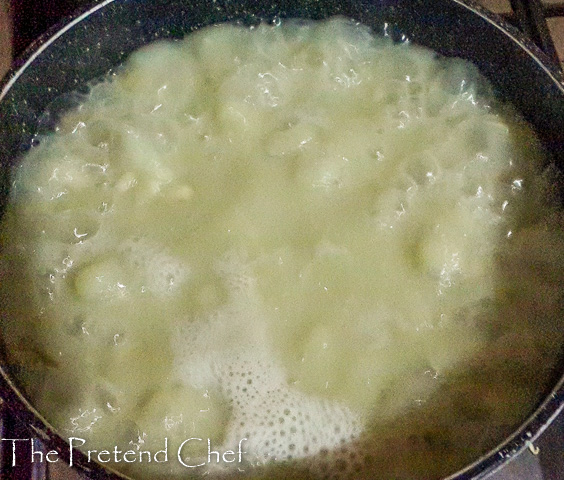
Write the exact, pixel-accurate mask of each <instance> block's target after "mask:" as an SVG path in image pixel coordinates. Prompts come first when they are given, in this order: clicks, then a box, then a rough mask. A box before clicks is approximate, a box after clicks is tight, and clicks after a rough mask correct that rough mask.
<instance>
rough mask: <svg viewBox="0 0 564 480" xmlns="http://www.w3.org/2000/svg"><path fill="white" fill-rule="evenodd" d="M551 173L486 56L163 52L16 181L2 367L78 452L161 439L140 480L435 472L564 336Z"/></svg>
mask: <svg viewBox="0 0 564 480" xmlns="http://www.w3.org/2000/svg"><path fill="white" fill-rule="evenodd" d="M541 162H542V156H541V153H540V147H539V145H538V141H537V140H536V138H535V137H534V135H533V133H532V132H531V130H530V129H529V127H528V126H527V125H525V124H524V123H523V122H522V121H520V120H519V119H518V118H517V117H516V116H515V115H514V114H513V113H512V112H511V110H510V109H509V108H507V107H504V106H501V105H499V104H498V102H496V101H495V100H494V99H493V97H492V95H491V92H490V89H489V86H488V84H487V83H486V82H485V81H484V80H483V79H482V78H481V77H480V75H479V74H478V72H477V70H476V69H475V68H474V67H473V66H472V65H470V64H468V63H466V62H463V61H461V60H456V59H448V60H447V59H443V58H438V57H437V56H436V55H435V54H434V53H433V52H431V51H429V50H425V49H423V48H419V47H416V46H412V45H409V44H408V43H404V44H394V43H392V42H391V41H390V40H389V39H388V38H385V37H377V36H374V35H372V34H371V33H370V32H369V31H368V30H367V29H366V28H365V27H362V26H359V25H357V24H354V23H353V22H351V21H348V20H344V19H332V20H329V21H325V22H320V23H313V22H311V23H308V22H292V21H288V22H284V23H282V24H281V25H278V26H268V25H261V26H259V27H256V28H250V29H249V28H244V27H240V26H235V25H221V26H213V27H209V28H206V29H203V30H201V31H199V32H197V33H195V34H192V35H190V36H188V37H187V38H186V39H185V40H183V41H180V42H174V43H173V42H159V43H155V44H153V45H150V46H148V47H146V48H144V49H142V50H140V51H138V52H136V53H134V54H133V55H132V57H131V58H130V59H129V61H128V62H127V64H126V65H125V66H124V67H123V69H122V71H121V72H120V73H119V74H118V75H114V76H112V77H110V78H108V79H107V80H106V81H104V82H102V83H99V84H96V85H93V86H92V88H91V90H90V93H89V94H88V95H87V96H86V97H85V98H84V100H83V102H82V103H81V105H80V106H79V107H78V108H76V109H74V110H73V111H70V112H68V113H66V114H65V115H64V116H62V118H61V119H60V122H59V123H58V125H57V127H56V131H55V132H54V133H53V134H51V135H49V136H45V137H41V138H40V144H39V146H37V147H34V148H33V149H32V150H31V151H30V153H29V154H28V155H27V156H26V158H25V159H24V160H23V161H22V163H21V166H20V167H19V168H18V169H17V172H16V173H15V180H14V188H13V192H12V202H11V205H10V206H9V209H8V213H7V215H6V218H5V221H4V228H3V234H2V235H3V236H2V264H1V268H2V270H1V271H2V279H3V280H2V286H1V289H2V304H3V305H5V306H6V308H5V309H3V312H2V327H3V332H4V337H5V339H6V342H7V343H8V346H9V354H10V357H11V360H12V361H13V362H14V363H15V364H20V365H25V374H23V375H22V378H21V379H20V380H21V381H22V382H23V383H24V385H25V386H26V388H27V390H28V393H29V396H30V397H31V398H32V400H33V403H34V405H36V406H37V408H38V409H39V410H40V411H41V412H43V413H44V414H45V416H46V417H47V418H48V419H49V420H50V421H51V422H52V423H53V424H54V425H55V426H56V427H57V428H58V431H59V433H60V434H61V435H62V436H63V437H64V438H68V437H80V438H83V439H85V440H86V441H87V443H86V444H85V445H84V449H96V450H98V451H99V450H102V449H106V450H109V451H112V450H113V449H114V446H116V447H119V450H121V451H126V450H130V449H131V450H133V451H134V452H140V451H150V452H156V451H158V450H159V449H162V448H163V445H164V439H165V438H167V442H168V444H167V445H168V449H169V458H168V461H166V462H162V463H156V462H155V461H152V462H150V463H149V462H148V461H147V459H146V458H145V459H144V460H143V458H141V459H139V458H138V459H137V461H134V462H131V463H127V462H125V461H123V460H121V461H117V463H115V465H114V466H115V467H116V468H118V469H122V470H123V471H126V472H128V473H130V474H132V475H136V476H140V477H143V476H146V477H148V476H150V477H151V478H154V477H156V476H159V475H160V476H162V477H163V478H169V477H170V475H182V476H185V475H187V474H194V475H196V476H198V475H204V474H213V475H216V476H218V477H219V476H223V475H228V476H231V475H233V476H238V475H241V476H246V475H247V476H249V477H250V478H257V477H261V476H262V477H261V478H275V477H276V478H277V476H279V477H280V478H289V477H290V476H292V475H294V476H295V477H296V478H302V479H303V478H306V477H307V478H309V477H310V476H311V477H313V478H317V477H321V478H382V479H389V478H391V477H392V476H393V478H409V479H415V478H424V479H426V480H428V479H430V478H437V477H438V476H440V475H442V474H446V473H450V472H451V471H452V470H453V469H455V468H458V467H460V466H462V465H464V464H465V462H468V461H470V460H473V459H474V458H476V457H477V456H478V455H479V454H480V453H483V452H484V451H485V450H486V449H487V448H491V447H493V446H494V445H495V444H496V443H497V442H499V441H500V440H502V439H503V437H504V435H506V434H508V433H509V432H511V431H512V429H513V428H514V427H515V426H516V425H517V424H518V423H519V422H520V421H521V420H522V419H523V417H524V416H525V415H526V414H528V413H529V412H530V411H531V409H532V407H533V406H534V404H535V402H536V401H538V399H539V396H540V394H541V393H542V389H543V388H545V387H546V385H547V382H548V381H549V380H550V375H551V368H552V367H553V365H551V364H549V362H547V359H550V358H556V356H557V352H558V350H559V346H560V345H561V344H562V327H561V318H562V315H561V313H562V312H561V309H562V301H561V300H562V297H561V292H560V287H559V286H560V285H561V283H562V273H561V272H562V271H563V269H562V267H563V265H562V264H563V260H562V258H563V257H562V251H563V236H562V232H561V229H560V227H559V225H561V222H562V215H561V213H560V212H558V211H556V210H555V209H554V208H553V207H551V203H550V200H547V198H548V199H549V198H550V189H549V185H550V181H551V177H550V175H552V174H551V173H550V172H548V173H547V171H546V170H545V169H544V167H543V166H542V164H541ZM190 438H201V439H202V441H191V442H189V444H187V445H186V446H185V448H182V449H181V454H180V457H179V458H177V455H176V452H177V451H178V449H179V447H180V445H181V444H182V442H183V441H184V440H186V439H190ZM207 439H209V440H210V445H212V447H213V449H214V450H217V451H219V452H225V451H227V450H231V451H235V450H236V448H237V446H238V445H239V443H240V442H241V441H242V440H243V439H245V440H244V443H243V444H242V445H243V447H244V448H243V450H244V453H243V454H242V458H240V459H239V458H236V456H234V457H233V458H234V459H235V460H234V461H230V459H231V458H232V457H230V456H228V457H227V460H226V461H223V460H222V461H220V462H219V463H217V462H213V461H212V462H209V458H207V453H208V444H207V441H206V440H207ZM131 458H134V457H133V456H132V457H131ZM181 460H182V461H181ZM239 460H240V461H239ZM114 462H116V459H114ZM183 462H184V463H185V464H190V465H196V464H200V463H204V465H203V466H201V467H198V468H194V469H190V468H188V467H186V466H185V465H183Z"/></svg>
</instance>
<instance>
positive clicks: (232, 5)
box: [0, 0, 564, 480]
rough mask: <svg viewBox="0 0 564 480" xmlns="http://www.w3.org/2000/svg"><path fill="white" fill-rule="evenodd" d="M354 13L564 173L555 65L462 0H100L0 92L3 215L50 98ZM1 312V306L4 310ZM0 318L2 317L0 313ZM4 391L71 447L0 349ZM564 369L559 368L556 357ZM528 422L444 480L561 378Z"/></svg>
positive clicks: (505, 452) (41, 428)
mask: <svg viewBox="0 0 564 480" xmlns="http://www.w3.org/2000/svg"><path fill="white" fill-rule="evenodd" d="M337 14H340V15H345V16H348V17H353V18H355V19H357V20H359V21H361V22H362V23H365V24H367V25H369V26H371V27H373V28H374V29H375V30H376V31H381V30H382V28H383V27H384V25H386V30H387V32H388V33H389V34H390V35H392V36H393V37H396V38H397V39H398V40H401V38H402V36H406V37H407V38H409V39H410V40H411V41H413V42H414V43H418V44H421V45H423V46H426V47H430V48H432V49H434V50H436V51H438V52H439V53H441V54H443V55H446V56H456V57H462V58H465V59H468V60H470V61H472V62H473V63H475V64H476V65H477V66H478V67H479V69H480V70H481V72H482V73H483V74H484V75H485V76H486V77H487V78H488V79H489V80H490V82H491V83H492V85H493V86H494V89H495V91H496V93H497V95H498V96H499V97H501V98H502V99H505V100H508V101H510V102H511V103H512V104H513V105H514V106H515V107H516V109H517V110H518V111H519V112H520V113H521V114H522V115H523V116H524V117H525V119H527V120H528V121H529V122H530V123H531V124H532V125H533V127H534V129H535V131H536V132H537V134H538V135H539V137H540V138H541V140H542V142H543V145H544V147H545V148H546V151H547V153H548V157H549V158H550V159H551V160H552V161H554V162H555V163H556V164H557V165H558V166H559V168H560V169H561V170H564V85H563V84H562V83H561V82H562V74H561V72H559V70H558V68H557V67H556V66H555V65H554V64H553V63H552V61H551V60H550V59H549V58H548V57H546V56H545V55H544V54H543V53H542V52H541V51H540V50H539V49H538V48H536V46H535V45H533V44H532V43H531V42H529V41H528V40H527V39H525V38H524V37H523V36H522V35H521V34H520V33H519V32H518V31H517V30H516V29H514V28H513V27H511V26H510V25H507V24H506V23H504V22H503V21H501V19H500V18H499V17H497V16H494V15H492V14H488V13H486V12H485V11H484V10H483V9H481V8H479V7H477V6H474V5H468V4H465V3H462V2H461V1H459V0H323V1H321V0H275V1H274V2H272V3H271V2H268V1H264V2H263V1H260V2H259V1H257V0H217V1H216V2H214V3H213V4H212V3H211V2H208V1H206V0H104V1H100V2H99V3H97V4H96V5H95V6H94V7H91V8H90V9H89V10H85V11H84V12H79V13H78V14H76V15H75V16H74V17H71V18H69V19H67V20H65V21H64V22H62V23H61V24H59V25H58V26H57V27H56V28H54V29H51V30H50V31H49V32H48V33H47V34H45V35H43V36H42V37H40V39H39V40H37V41H36V42H35V43H34V44H33V45H32V46H31V47H30V48H29V49H28V50H27V52H26V53H25V54H24V55H23V56H22V57H21V58H20V59H18V60H17V61H16V62H15V64H14V68H13V70H12V71H11V72H10V73H9V74H8V75H7V77H6V78H5V79H4V81H3V83H2V93H1V95H0V138H1V142H0V159H1V163H2V169H1V173H0V215H1V213H2V211H3V209H4V207H3V206H4V205H5V204H6V200H7V196H8V193H9V189H10V184H9V174H8V172H9V169H10V167H12V166H14V165H15V164H16V162H17V159H18V157H19V156H20V155H21V154H22V153H23V152H25V150H27V149H28V148H29V145H30V143H31V140H32V137H33V135H34V133H35V132H36V131H37V129H38V128H39V127H42V126H41V125H39V123H38V121H39V118H40V116H41V113H42V112H43V111H44V110H45V108H46V106H47V105H49V104H50V103H51V102H52V101H53V100H54V99H56V98H59V97H61V95H64V94H65V93H69V92H72V91H74V90H76V89H77V88H78V87H80V86H81V85H85V84H86V83H87V82H88V81H89V80H91V79H95V78H97V77H101V76H104V75H105V74H107V73H108V72H109V71H110V70H111V69H112V68H115V67H116V66H117V65H119V64H120V63H122V62H123V61H124V60H125V59H126V58H127V56H128V55H129V54H130V53H131V52H132V51H133V50H135V49H137V48H139V47H141V46H142V45H145V44H147V43H149V42H151V41H153V40H155V39H157V38H181V37H183V36H184V35H186V34H187V33H189V32H190V31H192V30H194V29H196V28H199V27H202V26H205V25H208V24H212V23H217V22H224V21H229V20H242V21H243V22H246V23H257V22H259V21H260V20H261V19H264V20H272V19H273V18H275V17H282V18H285V17H304V18H313V19H321V18H325V17H328V16H332V15H337ZM0 307H1V306H0ZM0 313H1V312H0ZM0 356H1V357H2V360H3V361H2V366H0V395H1V396H2V397H3V398H4V399H5V400H6V403H7V404H8V405H9V407H10V409H11V410H12V413H13V415H14V416H15V417H16V418H18V419H19V420H22V421H23V422H24V423H26V424H27V425H30V426H31V428H32V433H31V434H30V435H31V436H32V437H33V436H35V437H37V438H40V439H42V440H43V441H44V442H45V443H46V444H47V445H48V446H49V448H55V449H57V450H59V451H60V452H61V457H62V458H66V457H67V456H68V445H67V444H66V442H65V440H63V439H62V438H61V437H60V436H59V435H58V434H57V433H56V432H55V431H54V429H53V428H52V427H51V426H50V425H49V424H48V423H47V422H46V421H45V420H44V419H43V418H42V417H41V415H40V414H39V413H38V412H37V411H35V409H34V408H33V407H32V406H31V405H30V403H29V402H28V401H27V400H26V398H25V392H23V393H22V390H20V389H18V386H17V382H16V380H15V379H16V378H17V376H16V374H17V372H14V371H12V370H11V368H10V365H9V364H8V363H7V362H6V360H5V355H4V354H3V353H2V352H0ZM560 365H561V367H562V366H564V362H563V361H562V359H561V361H560ZM563 371H564V368H560V370H559V371H557V372H555V377H554V382H553V384H552V385H553V389H552V390H551V391H547V392H545V397H544V398H545V400H544V401H543V402H542V404H540V405H538V406H537V409H536V410H535V412H532V414H531V416H530V418H529V419H528V420H527V421H526V422H525V423H524V424H523V425H522V427H521V428H520V429H519V430H518V431H516V432H515V433H514V434H513V435H512V436H511V437H510V438H508V439H506V440H505V441H504V442H503V444H501V445H499V446H498V447H497V448H496V449H494V450H492V451H491V452H489V453H488V454H486V455H484V456H483V457H482V458H480V459H478V460H477V461H476V462H475V463H473V464H472V465H470V466H468V467H467V468H465V469H464V470H463V471H460V472H458V473H456V474H454V475H452V476H450V477H449V480H455V479H456V480H463V479H479V478H482V477H484V476H485V475H486V474H488V473H490V472H492V471H494V470H495V469H497V468H499V467H500V466H502V465H503V464H504V463H505V462H507V461H508V459H509V458H510V457H512V456H514V455H515V454H517V453H518V452H519V451H520V450H522V449H524V448H526V446H528V445H530V443H529V442H531V441H534V440H535V439H536V438H537V437H538V436H539V435H540V434H541V433H542V432H543V431H544V429H545V428H546V427H547V426H548V425H549V424H550V422H551V421H552V420H553V419H554V418H555V417H556V416H557V415H558V413H559V412H560V411H561V410H562V409H564V377H562V372H563ZM74 462H75V464H76V463H78V465H79V466H80V467H81V468H83V469H84V470H86V471H88V472H89V474H90V475H91V476H92V478H106V477H108V476H110V477H112V476H113V478H116V477H115V474H114V473H111V472H109V470H105V469H104V468H102V467H101V466H98V465H96V464H94V463H92V462H91V463H88V462H86V458H85V457H83V456H80V458H79V459H78V462H77V459H76V458H75V459H74Z"/></svg>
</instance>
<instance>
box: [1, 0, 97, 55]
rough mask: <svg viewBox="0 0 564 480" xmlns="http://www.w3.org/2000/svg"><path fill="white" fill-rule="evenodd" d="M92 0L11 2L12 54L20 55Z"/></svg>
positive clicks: (92, 0) (91, 2) (17, 0)
mask: <svg viewBox="0 0 564 480" xmlns="http://www.w3.org/2000/svg"><path fill="white" fill-rule="evenodd" d="M94 3H96V2H95V1H94V0H12V1H11V2H10V7H11V13H12V22H13V33H14V36H13V39H12V46H13V54H14V56H16V57H17V56H18V55H20V54H21V53H22V52H23V51H24V50H25V49H26V47H27V46H28V45H29V44H30V43H31V42H32V41H33V40H34V39H35V38H37V37H38V36H39V35H40V34H41V33H43V32H44V31H45V30H47V28H49V27H50V26H52V25H54V24H55V23H57V21H59V20H60V19H61V18H62V17H65V16H67V15H69V14H71V13H73V12H74V11H75V10H78V9H81V8H85V6H86V5H90V4H94Z"/></svg>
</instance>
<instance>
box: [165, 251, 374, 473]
mask: <svg viewBox="0 0 564 480" xmlns="http://www.w3.org/2000/svg"><path fill="white" fill-rule="evenodd" d="M216 269H217V271H218V273H219V274H220V275H221V276H222V278H223V279H224V280H225V282H226V283H227V284H228V285H229V286H230V289H229V299H230V301H229V304H228V305H227V306H225V307H224V308H222V309H221V310H220V311H217V312H215V313H214V314H213V315H211V316H209V317H207V318H201V319H197V320H196V321H183V322H181V323H180V325H179V326H178V329H177V334H176V335H175V336H174V338H175V340H173V345H174V349H175V352H176V353H175V365H176V367H175V368H176V375H178V376H179V377H180V378H181V379H182V381H184V382H185V383H186V384H187V385H191V386H196V387H197V388H210V389H211V388H219V389H220V391H221V392H222V393H223V395H224V396H225V398H226V399H227V400H228V402H229V404H230V406H231V417H230V420H229V424H228V426H227V429H226V434H225V441H224V444H225V446H226V447H225V448H227V447H229V446H232V445H236V444H237V443H238V442H239V441H240V440H241V439H242V438H246V439H247V441H246V442H245V449H246V457H245V458H246V460H247V461H248V462H250V463H251V464H253V465H255V466H256V465H262V464H265V463H269V462H271V461H288V460H296V459H302V458H307V457H313V456H315V455H318V454H320V453H322V452H328V451H332V450H335V449H336V448H337V447H339V446H342V445H344V444H346V443H350V442H351V441H353V440H355V439H357V438H358V437H359V435H360V434H361V432H362V430H363V428H364V426H363V423H364V422H363V420H362V418H361V417H360V415H359V414H358V413H355V412H353V411H352V410H351V409H350V408H348V407H347V406H345V405H342V404H339V403H338V402H335V401H330V400H327V399H323V398H317V397H315V396H311V395H308V394H306V393H304V392H302V391H300V390H298V389H296V388H294V387H292V385H290V384H289V383H288V381H287V378H286V373H285V371H284V369H283V368H282V367H281V365H280V364H279V362H278V361H277V360H276V355H275V353H274V351H273V349H272V347H271V345H270V344H269V343H270V342H269V340H268V334H267V331H266V328H267V325H268V323H269V322H268V321H267V320H265V318H266V317H267V316H268V313H267V311H266V309H265V308H264V306H262V305H261V302H260V297H259V295H258V292H257V290H256V279H255V278H253V277H251V276H249V266H248V265H245V264H244V263H243V262H241V261H240V260H239V259H238V258H237V255H235V254H228V255H227V256H226V257H225V258H224V259H223V260H222V261H219V262H217V264H216Z"/></svg>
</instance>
